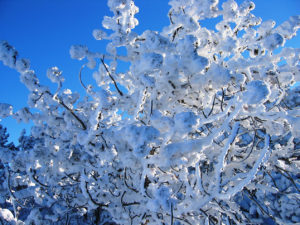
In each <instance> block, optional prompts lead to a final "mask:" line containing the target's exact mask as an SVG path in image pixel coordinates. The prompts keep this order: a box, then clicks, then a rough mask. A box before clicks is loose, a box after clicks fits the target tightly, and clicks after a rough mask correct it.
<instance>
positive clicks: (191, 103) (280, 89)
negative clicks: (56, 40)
mask: <svg viewBox="0 0 300 225" xmlns="http://www.w3.org/2000/svg"><path fill="white" fill-rule="evenodd" d="M107 3H108V6H109V8H110V10H111V11H112V12H113V15H112V16H105V17H104V19H103V21H102V25H103V28H104V29H106V30H108V31H105V30H103V29H96V30H94V31H93V36H94V37H95V39H97V40H99V41H101V40H107V41H108V44H107V47H106V52H105V53H99V52H92V51H90V50H89V48H88V47H87V46H83V45H74V46H72V47H71V49H70V55H71V57H72V58H74V59H77V60H83V59H87V63H83V65H82V67H81V69H80V71H79V82H80V83H81V85H82V87H83V88H84V90H85V95H84V96H80V95H79V94H78V93H76V92H73V91H72V90H69V89H64V87H63V82H64V80H65V78H64V77H63V74H62V71H61V70H60V69H59V68H57V67H52V68H49V70H48V71H47V76H48V78H49V79H50V80H51V81H52V82H53V83H55V84H57V90H56V91H55V92H53V91H51V90H50V88H49V87H47V86H45V85H43V84H41V83H40V82H39V79H38V77H37V75H36V73H35V72H34V71H33V70H32V69H31V68H30V62H29V60H27V59H24V58H21V57H20V56H19V54H18V52H17V50H16V49H15V48H14V47H13V46H11V45H10V44H9V43H8V42H6V41H2V42H1V44H0V60H1V61H2V62H3V64H4V65H6V66H8V67H11V68H13V69H15V70H17V71H18V72H19V73H20V80H21V82H22V83H23V84H24V85H25V86H26V87H27V88H28V90H29V91H30V94H29V96H28V107H25V108H23V109H21V110H19V111H14V109H13V106H12V105H10V104H7V103H0V117H2V118H4V117H8V116H11V117H13V118H14V119H16V120H17V121H24V122H28V121H32V122H33V124H34V125H33V126H32V128H31V131H30V134H29V135H26V133H23V134H22V135H21V137H20V145H19V146H14V145H12V144H7V143H6V142H7V141H6V140H7V134H6V131H5V130H4V128H2V126H1V127H0V135H1V137H0V159H1V161H0V162H1V165H0V173H1V174H2V176H1V179H2V182H1V184H0V192H1V196H0V221H1V222H2V223H3V224H5V223H10V224H109V223H116V224H145V225H146V224H147V225H150V224H171V225H175V224H177V225H179V224H182V225H183V224H247V223H257V224H260V223H261V224H290V223H296V222H300V209H299V181H298V179H299V157H300V155H299V152H300V111H299V105H300V95H299V93H300V86H297V85H295V84H296V82H297V81H299V77H300V64H299V61H300V50H299V49H293V48H285V47H284V44H285V42H286V40H288V39H291V38H293V36H295V35H296V32H297V29H299V28H300V16H294V17H291V18H290V19H289V20H288V21H286V22H284V23H283V24H281V25H279V26H275V22H274V21H264V22H263V21H261V19H260V18H257V17H256V16H254V15H253V14H252V13H251V11H252V10H253V9H254V7H255V5H254V3H252V2H250V1H245V2H244V3H242V4H241V5H238V4H237V3H236V2H235V1H234V0H228V1H227V2H224V3H223V4H222V5H219V4H218V1H217V0H171V1H169V5H170V6H171V7H170V10H169V14H168V16H169V20H170V24H169V25H168V26H167V27H164V29H162V31H161V32H157V31H151V30H146V31H144V32H143V33H142V34H141V35H138V34H136V33H135V32H134V31H132V29H134V28H135V26H137V25H138V20H137V19H136V18H135V17H134V16H135V14H136V13H137V12H138V10H139V9H138V7H137V6H135V4H134V2H133V1H131V0H108V1H107ZM216 17H221V18H222V20H221V21H220V22H218V23H217V25H216V30H209V29H207V28H205V27H202V26H201V21H203V20H205V19H212V18H216ZM121 48H123V49H126V54H122V55H121V54H119V52H118V50H119V49H121ZM275 50H279V51H278V52H276V53H274V51H275ZM120 62H127V63H129V65H130V66H129V67H128V70H127V71H122V72H117V68H118V65H119V64H120ZM86 67H87V68H86ZM87 69H92V70H94V73H93V77H94V79H95V81H96V83H97V86H96V87H94V86H92V85H90V84H85V83H84V82H83V81H82V79H81V75H82V74H83V73H84V72H85V70H87Z"/></svg>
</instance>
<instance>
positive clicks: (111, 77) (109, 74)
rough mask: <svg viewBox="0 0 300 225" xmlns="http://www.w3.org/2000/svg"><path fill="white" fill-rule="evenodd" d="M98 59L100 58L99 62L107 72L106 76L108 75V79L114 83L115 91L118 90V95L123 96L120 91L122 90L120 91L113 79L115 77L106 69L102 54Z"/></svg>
mask: <svg viewBox="0 0 300 225" xmlns="http://www.w3.org/2000/svg"><path fill="white" fill-rule="evenodd" d="M100 60H101V62H102V64H103V66H104V68H105V70H106V72H107V73H108V76H109V77H110V79H111V80H112V82H113V83H114V85H115V88H116V89H117V91H118V93H119V95H121V96H123V92H122V91H120V89H119V87H118V85H117V82H116V81H115V79H114V78H113V76H112V75H111V73H110V72H109V70H108V68H107V66H106V65H105V63H104V56H103V58H102V59H100Z"/></svg>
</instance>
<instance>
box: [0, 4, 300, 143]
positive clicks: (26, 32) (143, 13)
mask: <svg viewBox="0 0 300 225" xmlns="http://www.w3.org/2000/svg"><path fill="white" fill-rule="evenodd" d="M167 2H168V1H167V0H135V4H136V5H137V6H138V7H139V9H140V12H139V13H138V14H137V15H136V17H137V18H138V20H139V23H140V25H139V26H138V27H137V28H136V29H135V31H136V32H137V33H141V32H142V31H143V30H145V29H151V30H157V31H160V30H161V29H162V27H163V26H165V25H168V23H169V20H168V17H167V13H168V10H169V6H168V4H167ZM220 2H223V0H222V1H220ZM237 2H238V3H241V2H242V1H240V0H238V1H237ZM253 2H254V3H255V5H256V8H255V10H254V11H252V12H253V13H254V14H255V15H256V16H259V17H261V18H262V19H263V20H269V19H273V20H275V21H276V23H277V24H280V23H282V22H284V21H285V20H287V19H288V18H289V17H290V16H293V15H299V14H300V0H253ZM104 15H110V12H109V9H108V8H107V6H106V0H0V40H7V41H8V42H9V43H10V44H11V45H13V46H14V47H15V48H16V49H17V50H18V51H19V53H20V56H21V57H25V58H28V59H30V61H31V65H32V66H31V67H32V69H34V70H35V71H36V73H37V75H38V77H39V79H40V81H41V83H43V84H48V85H50V84H51V83H50V81H48V79H47V78H46V71H47V69H48V68H49V67H52V66H57V67H59V68H60V69H62V70H63V74H64V76H65V78H66V82H65V84H64V85H65V87H67V88H70V89H72V90H77V91H78V90H82V88H81V86H80V84H79V82H78V71H79V68H80V66H81V65H82V62H78V61H77V60H73V59H71V58H70V55H69V49H70V46H71V45H73V44H83V45H87V46H88V47H89V48H90V49H91V50H92V51H100V52H104V50H105V43H102V42H100V41H96V40H94V38H93V36H92V31H93V29H95V28H101V21H102V18H103V16H104ZM287 45H288V46H292V47H298V48H299V47H300V34H299V32H298V37H297V38H294V39H293V40H291V41H289V42H288V43H287ZM84 76H85V79H87V77H91V76H92V75H91V72H88V70H86V72H85V74H84ZM86 82H88V80H86ZM53 88H54V87H53ZM27 95H28V91H27V89H26V88H25V87H24V86H23V85H22V84H21V83H20V82H19V75H18V73H17V72H15V71H14V70H12V69H9V68H7V67H5V66H3V64H2V63H0V102H3V103H10V104H12V105H13V106H14V108H15V110H17V109H20V108H22V107H24V106H26V102H27ZM0 123H1V124H2V125H4V126H6V127H7V128H8V131H9V133H11V139H10V140H13V141H16V140H17V137H18V135H19V133H20V131H21V130H22V129H23V128H24V127H27V128H28V127H29V125H25V124H17V123H16V122H14V121H13V120H12V119H4V120H2V121H1V122H0Z"/></svg>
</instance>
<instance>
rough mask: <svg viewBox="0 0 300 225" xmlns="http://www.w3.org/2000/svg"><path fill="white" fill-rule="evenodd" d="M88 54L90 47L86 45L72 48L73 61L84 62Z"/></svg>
mask: <svg viewBox="0 0 300 225" xmlns="http://www.w3.org/2000/svg"><path fill="white" fill-rule="evenodd" d="M87 53H88V47H86V46H84V45H72V46H71V48H70V55H71V58H72V59H78V60H82V59H84V58H85V57H86V55H87Z"/></svg>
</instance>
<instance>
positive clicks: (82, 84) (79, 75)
mask: <svg viewBox="0 0 300 225" xmlns="http://www.w3.org/2000/svg"><path fill="white" fill-rule="evenodd" d="M85 66H86V64H83V65H82V66H81V68H80V70H79V74H78V77H79V81H80V84H81V86H82V87H83V88H84V89H85V90H87V88H86V86H85V85H84V83H83V82H82V79H81V72H82V70H83V68H84V67H85Z"/></svg>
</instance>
